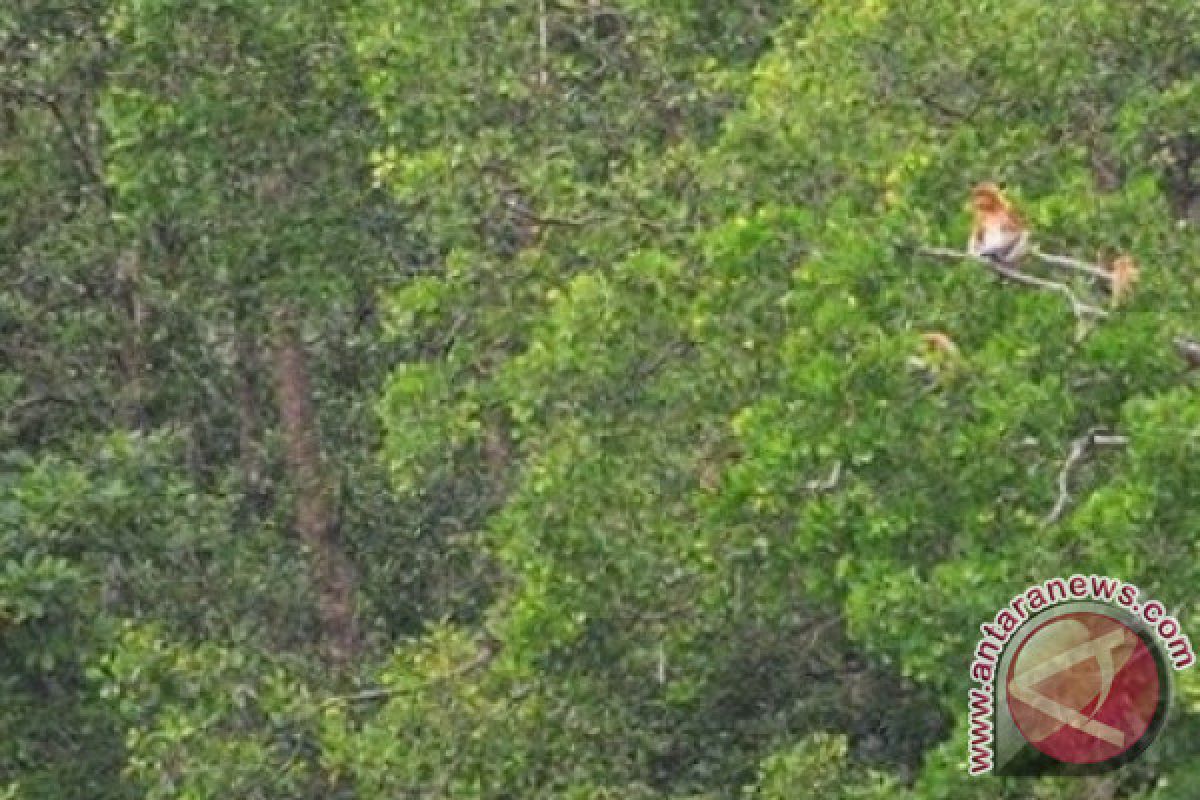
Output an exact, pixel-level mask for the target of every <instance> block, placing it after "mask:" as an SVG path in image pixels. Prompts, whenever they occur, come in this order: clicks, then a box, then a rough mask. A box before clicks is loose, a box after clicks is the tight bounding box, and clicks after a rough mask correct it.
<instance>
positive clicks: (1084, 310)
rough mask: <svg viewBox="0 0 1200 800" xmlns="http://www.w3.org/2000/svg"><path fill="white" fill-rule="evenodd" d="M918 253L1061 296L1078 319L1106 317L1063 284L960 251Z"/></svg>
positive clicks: (923, 249) (942, 249)
mask: <svg viewBox="0 0 1200 800" xmlns="http://www.w3.org/2000/svg"><path fill="white" fill-rule="evenodd" d="M918 252H920V253H922V254H923V255H928V256H938V257H941V258H958V259H967V260H970V261H975V262H978V263H980V264H983V265H984V266H985V267H987V268H988V269H990V270H991V271H992V272H994V273H995V274H997V275H999V276H1000V277H1001V278H1004V279H1006V280H1010V281H1012V282H1013V283H1020V284H1023V285H1025V286H1032V287H1034V288H1036V289H1042V290H1044V291H1048V292H1056V293H1058V294H1061V295H1062V296H1063V297H1065V298H1066V300H1067V302H1068V303H1070V305H1071V312H1072V313H1073V314H1074V315H1075V316H1076V317H1078V318H1079V319H1084V318H1085V317H1107V316H1108V312H1107V311H1105V310H1104V309H1102V308H1098V307H1096V306H1093V305H1089V304H1088V303H1085V302H1083V301H1082V300H1080V299H1079V297H1078V296H1077V295H1076V294H1075V293H1074V292H1073V291H1071V287H1069V286H1067V285H1066V284H1065V283H1058V282H1057V281H1048V280H1046V279H1045V278H1039V277H1037V276H1036V275H1029V274H1027V273H1024V272H1021V271H1020V270H1017V269H1013V268H1012V267H1007V266H1005V265H1003V264H998V263H996V262H994V261H991V260H990V259H987V258H983V257H982V256H977V255H974V254H972V253H967V252H964V251H962V250H951V249H949V248H945V247H921V248H919V250H918ZM1055 258H1058V256H1055ZM1068 260H1071V259H1068ZM1079 263H1082V262H1079Z"/></svg>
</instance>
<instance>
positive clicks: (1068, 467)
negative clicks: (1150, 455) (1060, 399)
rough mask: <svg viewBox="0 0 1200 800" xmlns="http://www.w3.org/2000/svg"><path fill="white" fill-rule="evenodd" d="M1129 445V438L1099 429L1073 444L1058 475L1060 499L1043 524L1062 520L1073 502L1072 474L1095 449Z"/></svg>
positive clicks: (1051, 523)
mask: <svg viewBox="0 0 1200 800" xmlns="http://www.w3.org/2000/svg"><path fill="white" fill-rule="evenodd" d="M1127 444H1129V437H1127V436H1118V435H1115V434H1111V433H1103V432H1101V430H1100V429H1098V428H1092V429H1091V430H1089V431H1088V432H1087V433H1085V434H1084V435H1083V436H1080V437H1079V438H1078V439H1076V440H1074V441H1073V442H1071V448H1070V450H1069V451H1068V452H1067V459H1066V461H1064V462H1063V466H1062V469H1061V470H1060V471H1059V473H1058V499H1057V500H1055V501H1054V507H1053V508H1051V509H1050V513H1048V514H1046V516H1045V518H1044V519H1043V520H1042V524H1043V525H1053V524H1054V523H1056V522H1058V521H1059V520H1060V519H1062V515H1063V512H1065V511H1066V510H1067V504H1068V503H1070V502H1071V490H1070V484H1071V473H1072V472H1074V471H1075V469H1076V468H1077V467H1078V466H1079V464H1080V463H1082V462H1083V459H1085V458H1087V456H1088V454H1089V453H1091V451H1092V449H1093V448H1096V447H1124V446H1125V445H1127Z"/></svg>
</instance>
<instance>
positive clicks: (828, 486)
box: [804, 461, 842, 494]
mask: <svg viewBox="0 0 1200 800" xmlns="http://www.w3.org/2000/svg"><path fill="white" fill-rule="evenodd" d="M841 480H842V462H841V461H836V462H834V465H833V469H832V470H830V472H829V477H828V478H824V479H821V480H811V481H807V482H806V483H805V484H804V489H805V491H809V492H813V493H815V494H822V493H824V492H831V491H833V490H834V489H836V488H837V485H838V484H839V483H841Z"/></svg>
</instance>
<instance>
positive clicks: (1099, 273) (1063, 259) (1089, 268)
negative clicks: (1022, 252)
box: [1030, 248, 1112, 283]
mask: <svg viewBox="0 0 1200 800" xmlns="http://www.w3.org/2000/svg"><path fill="white" fill-rule="evenodd" d="M1030 255H1032V256H1033V257H1034V258H1037V259H1040V260H1041V261H1045V262H1046V263H1047V264H1053V265H1054V266H1056V267H1066V268H1067V269H1075V270H1079V271H1080V272H1086V273H1087V274H1088V275H1091V276H1093V277H1096V278H1099V279H1101V280H1104V281H1108V282H1109V283H1111V282H1112V273H1111V272H1109V271H1108V270H1106V269H1103V268H1102V267H1098V266H1096V265H1095V264H1089V263H1088V262H1086V261H1080V260H1079V259H1077V258H1068V257H1067V256H1058V255H1055V254H1054V253H1043V252H1042V251H1041V250H1038V249H1037V248H1034V249H1033V250H1032V251H1031V252H1030Z"/></svg>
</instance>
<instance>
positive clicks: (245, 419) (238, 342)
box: [234, 331, 265, 498]
mask: <svg viewBox="0 0 1200 800" xmlns="http://www.w3.org/2000/svg"><path fill="white" fill-rule="evenodd" d="M236 337H237V338H236V339H235V342H234V346H235V347H236V348H237V412H238V463H239V466H240V467H241V473H242V491H243V492H244V493H245V494H246V496H247V497H248V498H257V497H258V496H259V493H260V492H261V491H262V486H263V479H264V477H265V475H264V468H263V467H264V459H263V445H262V435H261V430H260V425H259V418H260V415H259V410H258V409H259V403H258V391H257V386H256V383H257V381H256V380H255V376H257V375H258V374H259V357H258V348H257V343H256V342H255V340H254V338H253V337H252V336H251V334H249V333H247V332H245V331H239V332H238V333H237V334H236Z"/></svg>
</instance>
